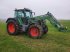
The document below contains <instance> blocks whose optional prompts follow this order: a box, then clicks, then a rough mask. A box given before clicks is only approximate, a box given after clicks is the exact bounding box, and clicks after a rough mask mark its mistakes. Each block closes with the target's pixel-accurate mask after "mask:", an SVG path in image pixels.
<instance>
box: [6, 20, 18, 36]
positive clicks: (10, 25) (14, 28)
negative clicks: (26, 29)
mask: <svg viewBox="0 0 70 52" xmlns="http://www.w3.org/2000/svg"><path fill="white" fill-rule="evenodd" d="M7 32H8V33H9V34H10V35H16V34H18V24H17V22H16V21H14V20H11V21H8V22H7Z"/></svg>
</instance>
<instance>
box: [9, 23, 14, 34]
mask: <svg viewBox="0 0 70 52" xmlns="http://www.w3.org/2000/svg"><path fill="white" fill-rule="evenodd" d="M8 31H9V32H10V33H14V32H15V26H14V24H13V23H9V24H8Z"/></svg>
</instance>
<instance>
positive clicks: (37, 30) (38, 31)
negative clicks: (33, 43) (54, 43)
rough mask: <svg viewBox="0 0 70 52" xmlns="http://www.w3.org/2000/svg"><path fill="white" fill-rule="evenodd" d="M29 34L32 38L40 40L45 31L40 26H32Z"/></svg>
mask: <svg viewBox="0 0 70 52" xmlns="http://www.w3.org/2000/svg"><path fill="white" fill-rule="evenodd" d="M28 34H29V36H30V37H32V38H40V37H41V36H42V35H43V29H42V27H41V26H40V25H30V27H29V29H28Z"/></svg>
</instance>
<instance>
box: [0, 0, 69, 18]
mask: <svg viewBox="0 0 70 52" xmlns="http://www.w3.org/2000/svg"><path fill="white" fill-rule="evenodd" d="M15 8H17V9H23V8H29V9H31V10H32V11H33V12H35V16H39V15H44V14H46V13H47V12H48V11H49V12H51V13H52V14H53V15H54V16H55V18H56V19H70V0H0V19H7V18H10V17H13V16H14V10H15Z"/></svg>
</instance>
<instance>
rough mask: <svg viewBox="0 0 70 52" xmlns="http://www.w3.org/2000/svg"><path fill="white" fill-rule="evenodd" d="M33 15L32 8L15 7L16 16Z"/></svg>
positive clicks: (25, 16) (29, 16) (28, 16)
mask: <svg viewBox="0 0 70 52" xmlns="http://www.w3.org/2000/svg"><path fill="white" fill-rule="evenodd" d="M32 16H33V15H32V10H30V9H27V8H24V9H15V17H23V18H31V17H32Z"/></svg>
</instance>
